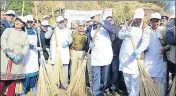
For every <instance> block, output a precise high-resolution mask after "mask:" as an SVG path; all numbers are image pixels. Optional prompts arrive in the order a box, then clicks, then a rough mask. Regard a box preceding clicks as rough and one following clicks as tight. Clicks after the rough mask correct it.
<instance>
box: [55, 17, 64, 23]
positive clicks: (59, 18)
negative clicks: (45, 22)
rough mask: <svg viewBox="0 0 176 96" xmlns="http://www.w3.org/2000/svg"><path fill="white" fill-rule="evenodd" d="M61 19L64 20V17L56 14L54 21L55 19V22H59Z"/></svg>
mask: <svg viewBox="0 0 176 96" xmlns="http://www.w3.org/2000/svg"><path fill="white" fill-rule="evenodd" d="M62 20H64V17H62V16H58V17H57V18H56V21H57V22H60V21H62Z"/></svg>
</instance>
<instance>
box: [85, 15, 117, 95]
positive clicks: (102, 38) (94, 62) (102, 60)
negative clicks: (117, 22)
mask: <svg viewBox="0 0 176 96" xmlns="http://www.w3.org/2000/svg"><path fill="white" fill-rule="evenodd" d="M91 19H92V21H93V23H94V24H92V25H91V26H90V27H89V28H88V30H89V32H88V33H89V38H88V41H89V44H90V45H89V48H90V49H92V51H91V66H92V93H93V96H104V92H105V90H106V87H107V81H108V74H109V66H110V63H111V61H112V58H113V52H112V46H111V40H110V36H109V33H111V34H112V33H115V31H116V29H115V28H114V26H112V24H111V23H110V22H109V21H103V20H102V18H101V17H100V14H98V13H94V14H92V15H91Z"/></svg>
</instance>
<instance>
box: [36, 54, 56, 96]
mask: <svg viewBox="0 0 176 96" xmlns="http://www.w3.org/2000/svg"><path fill="white" fill-rule="evenodd" d="M40 54H41V56H40V59H41V60H40V70H39V78H38V85H37V89H38V90H37V96H55V95H58V94H59V91H58V88H57V86H55V85H54V82H53V81H51V78H50V76H49V74H48V73H47V70H46V62H45V59H44V56H43V54H42V52H40Z"/></svg>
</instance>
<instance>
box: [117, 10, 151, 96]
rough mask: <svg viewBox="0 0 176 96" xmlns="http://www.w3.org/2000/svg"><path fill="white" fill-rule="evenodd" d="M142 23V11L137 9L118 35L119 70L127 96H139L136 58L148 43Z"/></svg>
mask: <svg viewBox="0 0 176 96" xmlns="http://www.w3.org/2000/svg"><path fill="white" fill-rule="evenodd" d="M143 22H144V10H143V9H142V8H138V9H136V10H135V13H134V16H133V20H132V21H131V23H130V25H129V27H128V28H126V27H123V28H122V29H121V30H120V31H119V35H118V36H119V38H120V39H123V42H122V45H121V49H120V55H119V60H120V66H119V70H120V71H122V72H123V75H124V80H125V84H126V87H127V90H128V93H129V96H138V95H139V90H140V85H139V81H140V78H139V69H138V61H137V59H136V58H139V56H140V54H141V53H142V52H143V51H144V50H145V49H146V48H147V45H148V43H149V40H148V34H149V33H146V32H145V31H144V32H143V30H142V28H143V26H144V23H143ZM141 41H142V42H141ZM139 46H140V47H139Z"/></svg>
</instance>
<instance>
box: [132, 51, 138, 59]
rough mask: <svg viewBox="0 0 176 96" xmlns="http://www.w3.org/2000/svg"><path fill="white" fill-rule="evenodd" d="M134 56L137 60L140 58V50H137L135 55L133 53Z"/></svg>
mask: <svg viewBox="0 0 176 96" xmlns="http://www.w3.org/2000/svg"><path fill="white" fill-rule="evenodd" d="M132 55H133V56H135V57H136V58H140V53H139V51H138V50H135V51H134V52H133V53H132Z"/></svg>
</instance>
